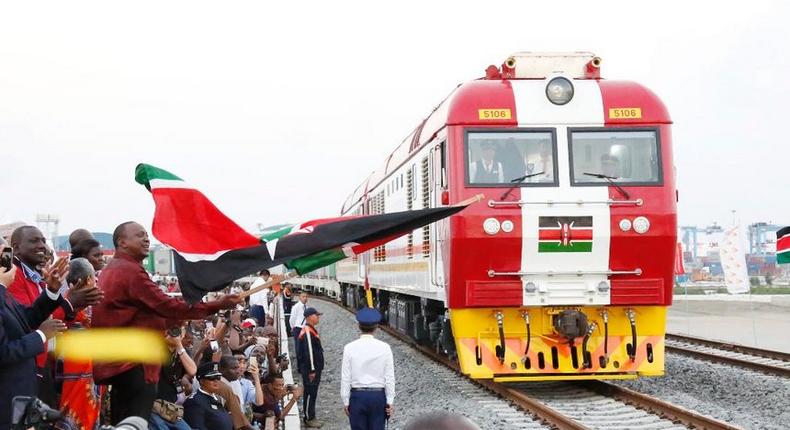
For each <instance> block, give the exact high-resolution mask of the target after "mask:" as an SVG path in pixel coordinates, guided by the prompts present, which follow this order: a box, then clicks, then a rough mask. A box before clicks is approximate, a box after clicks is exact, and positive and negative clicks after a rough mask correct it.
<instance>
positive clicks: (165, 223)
mask: <svg viewBox="0 0 790 430" xmlns="http://www.w3.org/2000/svg"><path fill="white" fill-rule="evenodd" d="M135 180H136V181H137V182H138V183H140V184H142V185H145V187H146V188H148V189H149V190H150V191H151V194H152V195H153V198H154V202H155V204H156V211H155V214H154V223H153V234H154V236H155V237H156V238H157V239H158V240H159V241H160V242H162V243H164V244H165V245H167V246H169V247H171V248H173V249H174V250H175V251H176V254H175V266H176V272H177V274H178V279H179V284H180V286H181V292H182V294H183V296H184V299H185V300H186V301H187V302H190V303H195V302H197V301H199V300H200V299H201V298H202V297H203V296H204V295H205V294H206V293H207V292H209V291H217V290H221V289H223V288H225V287H226V286H227V285H228V284H229V283H230V282H232V281H234V280H236V279H238V278H241V277H243V276H246V275H249V274H251V273H255V272H257V271H259V270H263V269H266V268H270V267H273V266H277V265H279V264H284V263H287V264H294V265H295V266H294V268H296V270H298V271H299V272H300V273H307V272H309V271H311V270H315V269H316V268H319V267H323V266H325V265H327V264H331V263H333V262H335V261H338V260H340V259H342V258H345V257H346V256H348V255H349V253H359V252H364V251H366V250H368V249H371V248H373V247H375V246H380V245H381V244H383V243H386V242H387V241H390V240H392V239H394V238H396V237H399V236H401V235H404V234H406V233H408V232H409V231H412V230H415V229H418V228H420V227H423V226H425V225H428V224H430V223H432V222H435V221H438V220H440V219H443V218H446V217H448V216H450V215H453V214H455V213H457V212H459V211H461V210H462V209H464V208H465V207H466V206H467V205H468V204H469V203H467V204H466V205H461V204H459V205H455V206H447V207H439V208H428V209H421V210H414V211H403V212H394V213H388V214H380V215H367V216H356V217H338V218H326V219H317V220H312V221H308V222H305V223H301V224H297V225H293V226H291V225H288V226H278V228H274V229H270V230H269V231H266V232H264V235H263V236H262V237H260V238H257V237H255V236H253V235H251V234H249V233H247V232H246V231H244V230H243V229H242V228H241V227H239V226H238V225H237V224H236V223H234V222H233V221H232V220H231V219H229V218H228V217H227V216H225V215H224V214H223V213H222V212H221V211H220V210H219V209H217V207H216V206H214V204H213V203H211V201H210V200H208V198H206V196H204V195H203V193H201V192H200V191H198V190H196V189H194V188H193V187H191V186H189V185H188V184H187V183H186V182H184V181H183V180H182V179H181V178H178V177H177V176H175V175H173V174H172V173H170V172H167V171H165V170H162V169H159V168H157V167H154V166H150V165H147V164H140V165H138V166H137V169H136V172H135ZM308 256H309V257H310V258H307V259H302V257H308ZM299 259H301V260H299Z"/></svg>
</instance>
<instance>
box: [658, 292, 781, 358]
mask: <svg viewBox="0 0 790 430" xmlns="http://www.w3.org/2000/svg"><path fill="white" fill-rule="evenodd" d="M758 297H759V296H755V300H753V301H749V297H748V296H746V297H738V298H737V300H733V299H734V298H728V297H706V296H690V298H689V300H686V299H684V298H683V297H678V296H675V300H674V304H673V306H672V307H671V308H670V309H669V315H668V318H667V331H668V332H670V333H678V334H689V335H692V336H698V337H704V338H709V339H718V340H726V341H730V342H734V343H740V344H743V345H749V346H755V347H759V348H765V349H772V350H777V351H783V352H790V336H788V335H787V333H790V301H788V300H773V301H770V302H762V301H761V302H757V301H756V300H764V299H765V297H762V298H758ZM780 299H783V298H780Z"/></svg>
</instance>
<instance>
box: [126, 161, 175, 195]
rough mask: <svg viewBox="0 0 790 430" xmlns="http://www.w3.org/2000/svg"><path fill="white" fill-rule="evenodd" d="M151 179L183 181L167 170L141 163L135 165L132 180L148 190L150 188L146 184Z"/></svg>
mask: <svg viewBox="0 0 790 430" xmlns="http://www.w3.org/2000/svg"><path fill="white" fill-rule="evenodd" d="M152 179H164V180H170V181H183V179H181V178H179V177H178V176H176V175H174V174H172V173H170V172H168V171H167V170H163V169H160V168H158V167H154V166H152V165H150V164H143V163H141V164H138V165H137V168H136V169H134V180H135V181H137V183H138V184H140V185H145V187H146V188H148V189H149V190H150V189H151V188H150V187H149V185H148V183H149V182H151V180H152Z"/></svg>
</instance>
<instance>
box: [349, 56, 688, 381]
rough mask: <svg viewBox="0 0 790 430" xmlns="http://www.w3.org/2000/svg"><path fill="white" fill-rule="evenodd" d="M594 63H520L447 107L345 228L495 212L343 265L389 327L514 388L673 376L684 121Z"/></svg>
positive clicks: (354, 205)
mask: <svg viewBox="0 0 790 430" xmlns="http://www.w3.org/2000/svg"><path fill="white" fill-rule="evenodd" d="M600 62H601V60H600V58H598V57H596V56H594V55H592V54H589V53H569V54H565V53H546V54H539V53H517V54H514V55H512V56H511V57H509V58H508V59H507V60H506V61H505V62H504V64H502V66H501V67H499V68H497V67H495V66H490V67H489V68H488V69H487V70H486V76H485V77H484V78H481V79H478V80H475V81H471V82H467V83H464V84H462V85H460V86H459V87H458V88H456V90H455V91H453V93H452V94H451V95H450V96H449V97H448V98H447V99H446V100H445V101H444V102H442V103H441V104H440V105H439V106H438V107H437V108H436V109H435V110H434V111H433V112H432V113H431V114H430V115H429V116H428V117H427V118H426V119H425V120H424V121H423V122H422V123H421V124H420V125H419V126H418V127H417V128H416V129H415V130H414V131H413V132H412V133H411V134H410V135H409V136H408V137H407V138H406V139H405V140H404V141H403V142H402V143H401V144H400V145H399V146H398V147H397V148H396V149H395V151H394V152H392V154H391V155H390V156H389V157H387V159H386V160H384V163H382V165H381V166H380V167H379V168H378V169H376V170H375V172H374V173H373V174H371V175H370V176H369V177H368V178H367V179H365V181H364V182H363V183H362V184H360V185H359V187H357V189H356V190H354V192H353V193H352V194H351V195H350V196H349V197H348V199H347V200H346V202H345V203H344V204H343V208H342V213H343V214H344V215H354V214H378V213H385V212H395V211H401V210H407V209H419V208H424V207H434V206H439V205H448V204H453V203H455V202H459V201H462V200H464V199H467V198H469V197H472V196H474V195H476V194H480V193H483V194H485V196H486V197H485V199H484V200H483V201H482V202H480V203H477V204H475V205H472V206H471V207H469V208H467V209H466V210H464V211H462V212H461V213H459V214H458V215H455V216H453V217H450V218H448V219H446V220H443V221H441V222H438V223H436V224H433V225H431V226H429V227H425V228H423V229H420V230H416V231H414V232H412V233H411V234H409V235H407V236H404V237H402V238H400V239H398V240H395V241H393V242H391V243H388V244H386V245H385V246H382V247H380V248H376V249H375V250H372V251H370V252H367V253H365V254H363V255H362V256H359V257H358V258H354V259H347V260H344V261H342V262H340V263H338V264H337V265H336V268H335V271H336V273H335V277H336V280H337V282H338V283H339V285H340V288H341V292H340V297H341V299H342V300H343V301H344V302H346V303H350V304H357V303H359V302H360V300H362V296H363V289H364V288H365V287H366V286H369V288H370V289H371V290H372V292H373V296H374V298H375V304H376V306H378V307H380V308H381V310H382V311H384V312H385V315H387V319H388V323H389V324H390V325H392V326H393V327H396V328H398V329H399V330H401V331H402V332H403V333H406V334H409V335H410V336H412V337H414V338H415V339H416V340H417V341H420V342H431V343H434V344H435V345H437V347H438V348H440V349H442V350H444V351H445V352H446V353H448V354H449V355H451V356H457V358H458V361H459V363H460V365H461V369H462V371H463V372H464V373H466V374H469V375H471V376H472V377H475V378H493V379H496V380H503V381H517V380H541V379H585V378H595V379H606V378H635V377H637V376H638V375H661V374H663V372H664V333H665V320H666V309H667V306H669V305H670V304H671V300H672V286H673V263H674V256H675V251H676V248H675V243H676V197H677V193H676V188H675V175H674V167H673V163H672V144H671V133H670V125H671V121H670V118H669V114H668V113H667V110H666V108H665V107H664V104H663V103H662V102H661V100H660V99H659V98H658V97H657V96H656V95H655V94H654V93H653V92H651V91H650V90H649V89H647V88H645V87H643V86H642V85H639V84H637V83H634V82H629V81H608V80H604V79H602V78H601V77H600Z"/></svg>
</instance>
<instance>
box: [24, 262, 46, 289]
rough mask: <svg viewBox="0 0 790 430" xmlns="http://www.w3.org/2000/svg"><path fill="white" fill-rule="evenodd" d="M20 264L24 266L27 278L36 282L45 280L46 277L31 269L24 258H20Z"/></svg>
mask: <svg viewBox="0 0 790 430" xmlns="http://www.w3.org/2000/svg"><path fill="white" fill-rule="evenodd" d="M19 264H20V266H22V271H23V272H24V273H25V277H26V278H27V279H30V280H31V281H33V282H35V283H36V284H40V283H42V282H44V277H43V276H41V274H40V273H38V272H37V271H35V270H33V269H31V268H30V267H29V266H28V265H27V264H25V263H23V262H22V260H19Z"/></svg>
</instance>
